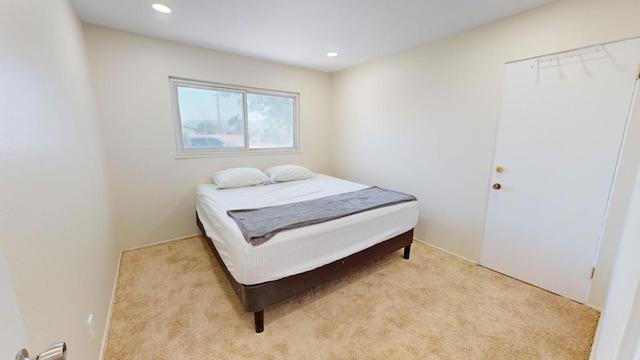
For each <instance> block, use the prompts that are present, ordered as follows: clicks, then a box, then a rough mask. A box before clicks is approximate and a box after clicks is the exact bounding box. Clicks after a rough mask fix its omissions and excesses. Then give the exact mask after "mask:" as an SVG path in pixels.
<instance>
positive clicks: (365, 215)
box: [196, 173, 418, 285]
mask: <svg viewBox="0 0 640 360" xmlns="http://www.w3.org/2000/svg"><path fill="white" fill-rule="evenodd" d="M366 187H368V186H366V185H362V184H358V183H354V182H350V181H346V180H342V179H338V178H334V177H331V176H328V175H323V174H317V173H316V174H315V176H314V178H312V179H307V180H300V181H290V182H284V183H277V184H269V185H262V186H251V187H244V188H236V189H221V190H218V189H216V187H215V185H213V184H211V185H209V184H201V185H198V189H197V200H196V209H197V211H198V215H199V218H200V221H201V222H202V225H203V226H204V229H205V232H206V234H207V236H208V237H210V238H211V239H212V241H213V243H214V245H215V247H216V249H217V250H218V253H219V254H220V257H221V258H222V260H223V261H224V263H225V265H226V266H227V268H228V269H229V272H230V273H231V275H232V276H233V278H234V279H235V280H236V281H237V282H239V283H241V284H244V285H254V284H260V283H263V282H267V281H272V280H278V279H281V278H283V277H287V276H290V275H295V274H299V273H302V272H305V271H309V270H313V269H315V268H318V267H320V266H322V265H326V264H328V263H331V262H333V261H336V260H338V259H341V258H344V257H346V256H349V255H351V254H354V253H356V252H358V251H361V250H364V249H366V248H369V247H371V246H373V245H375V244H377V243H380V242H382V241H384V240H387V239H389V238H392V237H394V236H397V235H400V234H402V233H404V232H406V231H408V230H410V229H412V228H413V227H414V226H415V225H416V223H417V221H418V203H417V201H411V202H405V203H401V204H397V205H393V206H387V207H383V208H379V209H375V210H370V211H365V212H362V213H359V214H355V215H351V216H347V217H344V218H340V219H336V220H332V221H328V222H324V223H320V224H315V225H311V226H306V227H302V228H298V229H292V230H286V231H282V232H280V233H278V234H276V235H275V236H274V237H273V238H271V239H270V240H269V241H267V242H265V243H263V244H261V245H257V246H254V245H251V244H249V243H248V242H247V241H246V240H245V239H244V237H243V236H242V233H241V232H240V229H239V228H238V226H237V225H236V223H235V221H234V220H233V219H232V218H231V217H229V216H228V215H227V213H226V212H227V210H234V209H248V208H259V207H264V206H271V205H281V204H287V203H292V202H298V201H304V200H311V199H316V198H320V197H325V196H330V195H336V194H341V193H345V192H350V191H355V190H360V189H364V188H366Z"/></svg>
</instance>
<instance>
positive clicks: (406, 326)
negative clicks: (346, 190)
mask: <svg viewBox="0 0 640 360" xmlns="http://www.w3.org/2000/svg"><path fill="white" fill-rule="evenodd" d="M598 316H599V314H598V313H597V312H596V311H594V310H592V309H589V308H587V307H586V306H583V305H580V304H577V303H575V302H573V301H570V300H567V299H564V298H562V297H560V296H557V295H553V294H551V293H548V292H546V291H544V290H540V289H538V288H535V287H533V286H530V285H527V284H524V283H522V282H519V281H517V280H514V279H512V278H509V277H506V276H503V275H500V274H498V273H495V272H493V271H490V270H488V269H485V268H482V267H479V266H474V265H471V264H469V263H466V262H464V261H462V260H459V259H457V258H455V257H452V256H450V255H448V254H445V253H442V252H440V251H437V250H434V249H432V248H430V247H428V246H425V245H422V244H419V243H417V244H414V246H413V248H412V251H411V259H410V260H409V261H406V260H403V259H402V254H401V252H400V251H398V252H396V253H393V254H391V255H388V256H386V257H384V258H383V259H381V260H380V261H378V262H376V263H374V264H372V265H371V266H367V267H365V268H363V269H362V270H360V271H358V272H356V273H353V274H351V275H349V276H347V277H344V278H342V279H340V280H338V281H334V282H332V283H329V284H326V285H323V286H321V287H319V288H317V289H316V290H314V291H311V292H309V293H306V294H304V295H302V296H299V297H296V298H294V299H291V300H289V301H286V302H284V303H281V304H279V305H276V306H273V307H271V308H267V309H266V311H265V332H264V333H262V334H256V333H255V332H254V329H253V315H252V314H251V313H247V312H245V311H244V310H243V309H242V307H241V305H240V302H239V301H238V299H237V298H236V295H235V293H233V290H232V289H231V287H230V286H229V284H228V283H227V279H226V278H225V276H224V273H223V272H222V270H221V269H220V267H219V266H218V264H217V262H216V260H215V258H214V257H213V255H212V254H211V252H210V250H209V248H208V247H207V245H206V243H204V240H203V239H201V238H199V237H196V238H191V239H186V240H180V241H175V242H171V243H166V244H162V245H157V246H153V247H148V248H143V249H138V250H132V251H128V252H125V253H124V254H123V256H122V263H121V267H120V270H119V277H118V284H117V289H116V298H115V303H114V307H113V313H112V317H111V328H110V331H109V335H108V340H107V346H106V350H105V359H107V360H116V359H117V360H125V359H553V360H560V359H587V358H588V357H589V352H590V348H591V343H592V339H593V335H594V332H595V328H596V323H597V320H598Z"/></svg>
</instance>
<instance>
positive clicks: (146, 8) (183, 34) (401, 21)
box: [70, 0, 554, 72]
mask: <svg viewBox="0 0 640 360" xmlns="http://www.w3.org/2000/svg"><path fill="white" fill-rule="evenodd" d="M552 1H554V0H157V1H151V0H70V2H71V4H72V6H73V7H74V8H75V10H76V11H77V13H78V15H79V16H80V18H81V19H82V21H84V22H87V23H90V24H96V25H102V26H106V27H111V28H116V29H121V30H125V31H131V32H135V33H140V34H144V35H150V36H154V37H159V38H164V39H168V40H173V41H178V42H182V43H187V44H192V45H196V46H201V47H205V48H210V49H216V50H221V51H225V52H230V53H235V54H240V55H246V56H251V57H255V58H260V59H266V60H271V61H275V62H280V63H285V64H291V65H297V66H301V67H305V68H311V69H316V70H321V71H325V72H335V71H339V70H342V69H346V68H349V67H352V66H355V65H358V64H361V63H364V62H368V61H371V60H374V59H377V58H380V57H383V56H385V55H390V54H393V53H397V52H399V51H402V50H405V49H409V48H412V47H415V46H417V45H420V44H424V43H427V42H430V41H433V40H437V39H441V38H444V37H447V36H449V35H452V34H456V33H459V32H462V31H464V30H468V29H471V28H474V27H477V26H480V25H483V24H487V23H489V22H492V21H495V20H497V19H500V18H503V17H507V16H510V15H513V14H516V13H518V12H522V11H525V10H529V9H531V8H534V7H537V6H540V5H543V4H547V3H550V2H552ZM152 2H160V3H164V4H166V5H169V6H170V7H171V8H172V9H173V13H172V14H169V15H165V14H161V13H158V12H156V11H155V10H153V9H152V8H151V6H150V4H151V3H152ZM328 51H337V52H339V53H340V55H339V56H338V57H335V58H328V57H327V56H326V53H327V52H328Z"/></svg>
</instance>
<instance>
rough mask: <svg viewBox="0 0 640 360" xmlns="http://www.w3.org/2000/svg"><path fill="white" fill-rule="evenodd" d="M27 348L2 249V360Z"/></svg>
mask: <svg viewBox="0 0 640 360" xmlns="http://www.w3.org/2000/svg"><path fill="white" fill-rule="evenodd" d="M26 346H27V338H26V336H25V332H24V325H23V324H22V317H21V316H20V310H19V309H18V303H17V301H16V296H15V293H14V291H13V285H12V283H11V277H10V276H9V269H8V267H7V263H6V260H5V257H4V253H3V251H2V247H0V359H14V358H15V356H16V353H17V352H18V350H20V349H22V348H24V347H26Z"/></svg>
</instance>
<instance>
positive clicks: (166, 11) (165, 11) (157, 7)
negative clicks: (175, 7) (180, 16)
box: [151, 3, 171, 14]
mask: <svg viewBox="0 0 640 360" xmlns="http://www.w3.org/2000/svg"><path fill="white" fill-rule="evenodd" d="M151 7H152V8H153V9H154V10H155V11H158V12H161V13H163V14H171V8H170V7H168V6H167V5H164V4H158V3H155V4H152V5H151Z"/></svg>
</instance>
